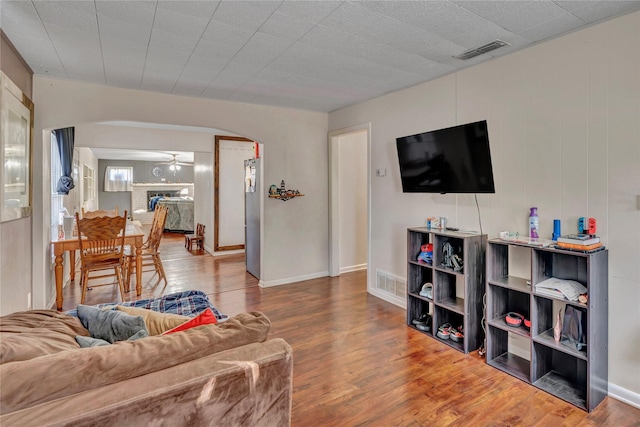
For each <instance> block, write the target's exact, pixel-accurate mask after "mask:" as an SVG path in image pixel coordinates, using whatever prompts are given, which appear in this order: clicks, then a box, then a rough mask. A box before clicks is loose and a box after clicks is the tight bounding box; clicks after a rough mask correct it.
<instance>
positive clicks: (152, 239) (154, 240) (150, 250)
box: [125, 206, 169, 290]
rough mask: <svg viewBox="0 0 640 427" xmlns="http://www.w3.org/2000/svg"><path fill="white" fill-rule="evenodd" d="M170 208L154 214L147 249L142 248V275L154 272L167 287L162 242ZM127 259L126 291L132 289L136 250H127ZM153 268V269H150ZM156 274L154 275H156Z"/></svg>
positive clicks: (159, 207)
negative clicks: (161, 248)
mask: <svg viewBox="0 0 640 427" xmlns="http://www.w3.org/2000/svg"><path fill="white" fill-rule="evenodd" d="M168 212H169V208H168V207H166V206H158V207H156V213H155V214H154V221H153V224H152V226H151V231H150V232H149V238H148V239H147V242H145V243H146V244H147V246H146V247H144V246H143V248H142V254H141V257H142V273H144V272H148V271H154V272H155V274H157V275H158V282H160V281H161V280H164V284H165V286H166V285H167V283H168V282H167V276H166V274H165V273H164V267H163V266H162V260H161V259H160V241H161V240H162V236H163V234H164V224H165V221H166V220H167V213H168ZM125 257H126V262H125V265H126V274H127V277H126V283H125V289H126V290H129V289H131V276H132V275H133V273H134V272H135V266H136V254H135V252H134V248H132V247H127V248H125ZM149 267H151V268H149ZM155 274H154V275H155Z"/></svg>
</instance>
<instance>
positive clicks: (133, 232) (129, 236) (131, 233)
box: [51, 221, 144, 311]
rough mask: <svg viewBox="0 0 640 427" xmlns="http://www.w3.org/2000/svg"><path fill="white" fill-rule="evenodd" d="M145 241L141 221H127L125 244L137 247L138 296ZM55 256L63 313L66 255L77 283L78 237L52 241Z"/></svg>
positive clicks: (58, 298)
mask: <svg viewBox="0 0 640 427" xmlns="http://www.w3.org/2000/svg"><path fill="white" fill-rule="evenodd" d="M143 241H144V231H143V229H142V225H141V224H140V222H139V221H127V224H126V226H125V230H124V244H125V245H133V246H134V247H135V254H136V256H135V259H136V295H137V296H140V294H142V256H141V255H142V244H143ZM51 245H52V246H53V255H54V256H55V278H56V308H57V309H58V311H62V302H63V297H62V280H63V272H64V256H63V255H64V253H65V252H69V264H70V266H71V268H70V270H71V271H70V276H71V277H70V279H71V281H72V282H74V281H75V276H76V271H75V267H76V251H77V250H78V249H80V241H79V240H78V236H69V237H67V236H65V237H58V238H56V239H54V240H52V241H51Z"/></svg>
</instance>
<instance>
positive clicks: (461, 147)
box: [396, 120, 495, 194]
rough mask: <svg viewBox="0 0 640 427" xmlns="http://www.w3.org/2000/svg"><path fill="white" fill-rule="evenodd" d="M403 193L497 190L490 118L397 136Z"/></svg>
mask: <svg viewBox="0 0 640 427" xmlns="http://www.w3.org/2000/svg"><path fill="white" fill-rule="evenodd" d="M396 146H397V148H398V160H399V162H400V177H401V179H402V191H403V192H404V193H442V194H444V193H495V187H494V184H493V168H492V167H491V153H490V151H489V133H488V131H487V121H486V120H483V121H480V122H475V123H467V124H464V125H459V126H453V127H450V128H446V129H439V130H434V131H431V132H424V133H419V134H416V135H410V136H403V137H401V138H396Z"/></svg>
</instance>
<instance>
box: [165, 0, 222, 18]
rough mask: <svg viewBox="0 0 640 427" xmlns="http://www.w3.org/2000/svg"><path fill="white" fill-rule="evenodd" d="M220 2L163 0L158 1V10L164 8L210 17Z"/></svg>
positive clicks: (189, 14) (178, 12) (168, 10)
mask: <svg viewBox="0 0 640 427" xmlns="http://www.w3.org/2000/svg"><path fill="white" fill-rule="evenodd" d="M154 3H155V2H154ZM219 3H220V2H219V1H212V0H207V1H201V0H196V1H192V0H162V1H159V2H158V10H160V9H162V10H165V11H167V12H173V13H177V14H181V15H186V16H193V17H196V18H207V19H209V18H210V17H211V16H212V15H213V12H215V10H216V8H217V7H218V4H219Z"/></svg>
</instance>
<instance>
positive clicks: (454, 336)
mask: <svg viewBox="0 0 640 427" xmlns="http://www.w3.org/2000/svg"><path fill="white" fill-rule="evenodd" d="M449 339H450V340H452V341H455V342H460V341H462V340H463V339H464V334H463V333H462V326H460V327H459V328H457V329H456V328H451V329H449Z"/></svg>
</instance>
